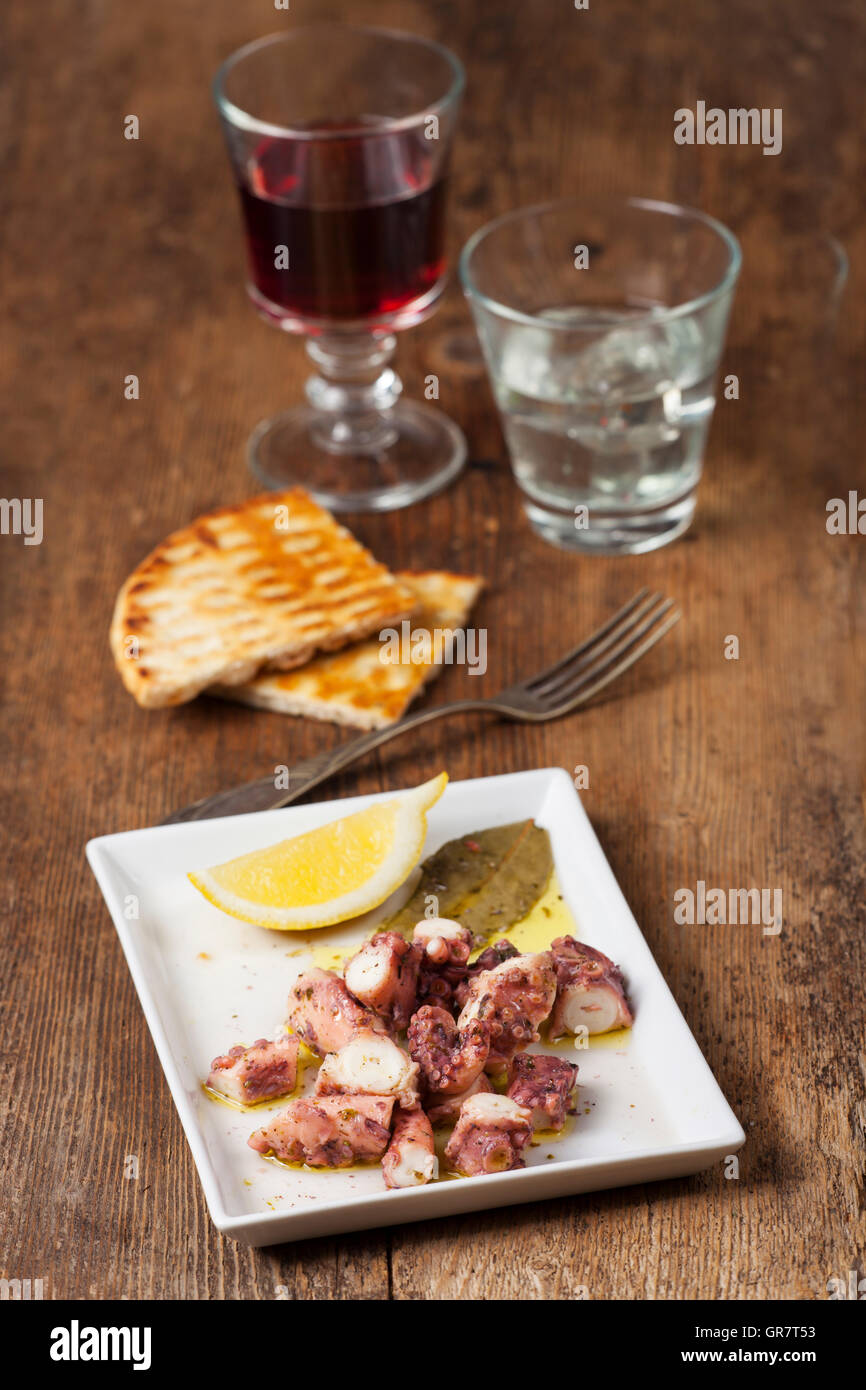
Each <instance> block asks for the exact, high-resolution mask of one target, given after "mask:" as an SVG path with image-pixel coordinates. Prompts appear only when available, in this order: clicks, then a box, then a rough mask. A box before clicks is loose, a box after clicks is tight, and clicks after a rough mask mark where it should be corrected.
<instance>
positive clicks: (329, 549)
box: [111, 488, 415, 709]
mask: <svg viewBox="0 0 866 1390" xmlns="http://www.w3.org/2000/svg"><path fill="white" fill-rule="evenodd" d="M414 606H415V597H414V594H413V593H412V592H411V591H410V590H409V589H407V588H406V587H405V586H403V585H402V584H399V583H398V582H397V580H396V579H395V578H394V577H393V575H391V574H390V573H389V572H388V570H387V569H386V568H385V566H384V565H380V564H378V563H377V562H376V561H375V560H374V559H373V557H372V555H371V554H370V552H369V551H368V550H365V549H364V547H363V546H362V545H361V544H360V542H359V541H356V540H355V538H354V536H352V535H351V534H350V533H349V532H348V531H347V530H346V529H345V527H343V526H340V525H338V523H337V522H336V521H335V520H334V518H333V517H332V516H331V515H330V513H329V512H326V511H325V510H324V509H323V508H322V507H319V506H317V505H316V503H315V502H314V501H313V500H312V498H310V497H309V496H308V495H307V494H306V493H305V492H304V491H303V489H302V488H294V489H292V490H290V491H288V492H282V493H277V492H271V493H267V494H265V495H264V496H262V497H254V498H252V499H250V500H249V501H247V502H242V503H240V504H239V505H238V506H234V507H221V508H219V510H217V511H214V512H209V513H208V514H207V515H206V516H202V517H200V518H199V519H198V520H197V521H194V522H193V523H192V524H191V525H189V526H186V527H184V528H183V529H182V530H180V531H175V533H174V534H173V535H171V536H169V537H168V539H167V540H165V541H163V543H162V545H159V546H157V548H156V550H154V551H153V553H152V554H151V555H149V556H148V558H147V559H146V560H144V561H143V562H142V563H141V564H140V565H139V566H138V568H137V569H136V570H135V571H134V572H133V574H131V575H130V577H129V579H127V581H126V583H125V584H124V586H123V588H122V589H121V591H120V593H119V595H118V598H117V603H116V606H115V609H114V617H113V619H112V624H111V650H112V652H113V654H114V660H115V662H116V664H117V668H118V670H119V672H120V674H121V677H122V679H123V683H124V685H125V686H126V688H127V690H129V691H131V693H132V694H133V695H134V696H135V698H136V700H137V701H138V703H139V704H140V705H144V706H145V707H146V708H151V709H153V708H158V707H161V706H164V705H179V704H183V703H184V702H185V701H187V700H191V699H192V698H193V696H194V695H197V694H198V693H199V691H201V690H204V689H206V687H207V686H210V685H214V684H215V683H217V682H219V683H220V684H221V685H233V684H235V683H236V682H242V681H248V680H250V678H251V677H252V676H254V675H255V674H256V672H257V671H260V670H261V669H262V668H263V667H270V668H273V667H276V668H280V669H286V668H289V667H292V666H300V665H303V663H304V662H305V661H309V660H310V658H311V657H312V656H313V655H314V654H315V653H316V652H318V651H323V650H324V651H328V650H332V649H334V648H338V647H343V646H345V645H346V644H347V643H349V642H354V641H357V640H358V639H359V638H361V637H366V636H367V635H368V634H369V633H371V632H378V631H379V630H380V629H381V628H383V627H387V626H389V625H390V624H393V623H394V622H399V621H400V620H402V619H403V618H404V617H406V616H407V615H408V614H409V613H411V611H412V609H413V607H414Z"/></svg>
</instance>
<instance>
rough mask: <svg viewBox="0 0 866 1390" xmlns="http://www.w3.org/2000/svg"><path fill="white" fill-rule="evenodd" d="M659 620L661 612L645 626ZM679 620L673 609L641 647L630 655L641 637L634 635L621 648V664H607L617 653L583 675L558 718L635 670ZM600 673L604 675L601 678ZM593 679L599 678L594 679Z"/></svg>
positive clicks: (610, 654) (561, 707) (677, 613)
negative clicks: (637, 663) (628, 671)
mask: <svg viewBox="0 0 866 1390" xmlns="http://www.w3.org/2000/svg"><path fill="white" fill-rule="evenodd" d="M670 602H671V600H669V601H668V605H667V606H666V610H665V611H667V607H669V606H670ZM660 616H661V610H660V611H659V612H658V613H656V614H655V615H654V617H653V618H652V619H651V620H650V622H649V623H648V625H647V626H649V627H652V626H653V624H654V623H655V622H657V620H658V618H659V617H660ZM681 617H682V614H681V612H680V610H679V609H678V608H675V609H674V611H673V612H672V613H670V616H669V617H668V618H667V619H666V621H665V622H663V623H662V625H661V627H659V628H656V629H655V631H654V632H651V633H650V635H649V636H648V637H647V638H646V639H645V641H643V642H640V644H639V645H638V646H637V647H635V648H634V650H633V651H631V650H629V649H630V648H632V647H634V643H635V641H637V640H638V638H639V637H640V635H641V634H640V633H635V634H633V636H632V637H631V638H630V639H629V641H628V642H626V643H625V644H624V648H623V650H625V651H626V652H627V655H624V656H623V657H622V660H621V661H617V662H616V664H615V665H613V666H611V665H610V662H611V661H612V660H614V659H615V657H616V656H617V655H618V653H617V652H611V653H609V655H608V657H607V659H606V660H605V661H603V662H601V664H600V665H599V666H597V667H594V668H592V669H589V670H584V671H582V672H581V673H580V676H579V678H578V681H577V683H576V685H575V686H574V687H573V689H572V692H571V696H570V698H568V699H567V702H566V704H565V705H564V706H559V707H558V712H559V713H560V714H566V713H568V712H569V711H571V710H573V709H577V708H578V707H579V706H580V705H585V704H586V702H587V700H591V699H592V697H593V696H594V695H597V694H598V692H599V691H600V690H604V688H605V686H607V685H610V683H611V681H615V680H616V679H617V677H618V676H621V675H622V674H623V672H624V671H627V670H628V669H629V667H630V666H634V664H635V662H637V661H640V659H641V657H643V656H646V654H647V652H648V651H650V650H651V649H652V648H653V647H654V646H655V645H656V643H657V642H660V641H661V639H662V638H663V637H665V636H666V635H667V633H669V632H670V630H671V628H672V627H675V626H676V624H677V623H678V622H679V620H680V618H681ZM644 630H646V629H644ZM602 672H603V674H601V673H602ZM595 676H597V677H598V678H597V679H593V678H594V677H595ZM561 694H562V695H565V694H566V692H564V691H563V692H561Z"/></svg>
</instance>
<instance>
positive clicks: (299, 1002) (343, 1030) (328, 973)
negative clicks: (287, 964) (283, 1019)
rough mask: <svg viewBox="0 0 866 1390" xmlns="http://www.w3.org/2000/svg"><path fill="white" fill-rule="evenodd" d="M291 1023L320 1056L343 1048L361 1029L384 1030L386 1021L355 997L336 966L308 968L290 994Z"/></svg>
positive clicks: (296, 1031)
mask: <svg viewBox="0 0 866 1390" xmlns="http://www.w3.org/2000/svg"><path fill="white" fill-rule="evenodd" d="M289 1026H290V1027H291V1028H292V1029H293V1030H294V1032H295V1033H297V1035H298V1037H299V1038H301V1039H302V1041H303V1042H305V1043H306V1044H307V1047H309V1048H310V1050H311V1051H312V1052H315V1054H316V1056H317V1057H324V1055H325V1053H326V1052H339V1050H340V1048H341V1047H345V1045H346V1043H347V1042H349V1041H350V1040H351V1038H353V1037H354V1035H355V1033H357V1032H358V1031H359V1029H364V1028H366V1029H372V1030H374V1031H378V1032H383V1031H384V1030H385V1024H384V1023H383V1022H382V1020H381V1019H380V1018H379V1017H378V1016H377V1015H376V1014H374V1013H373V1011H372V1009H365V1008H363V1007H362V1006H361V1005H360V1004H359V1003H358V1002H357V1000H356V999H353V998H352V996H351V994H350V993H349V991H348V990H347V988H346V985H345V983H344V981H343V980H341V978H340V976H339V975H335V974H334V972H333V971H332V970H319V969H313V970H308V971H306V972H305V974H303V975H300V976H299V977H298V979H297V980H296V982H295V984H294V986H293V987H292V990H291V992H290V994H289Z"/></svg>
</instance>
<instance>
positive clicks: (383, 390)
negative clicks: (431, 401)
mask: <svg viewBox="0 0 866 1390" xmlns="http://www.w3.org/2000/svg"><path fill="white" fill-rule="evenodd" d="M396 346H397V339H396V338H395V337H394V335H393V333H323V334H321V335H320V336H319V337H316V338H308V339H307V352H308V354H309V356H310V357H311V359H312V361H313V362H314V364H315V366H316V367H317V368H318V372H317V374H316V375H315V376H311V377H310V378H309V380H308V381H307V384H306V393H307V399H308V400H309V402H310V404H311V405H312V406H313V408H314V409H315V410H316V411H317V413H318V416H319V418H318V420H316V421H315V422H314V424H313V426H312V429H311V433H312V436H313V439H314V440H315V442H316V444H318V445H319V447H320V448H322V449H327V450H328V451H329V452H330V453H333V454H358V453H360V454H375V453H377V452H378V451H379V450H380V449H387V448H389V447H390V446H391V445H392V444H393V443H394V442H395V440H396V439H397V437H398V432H397V430H396V429H395V428H394V425H393V424H392V423H391V419H390V413H391V410H392V408H393V407H394V405H395V404H396V402H397V400H398V399H399V396H400V392H401V391H402V389H403V385H402V382H401V381H400V378H399V377H398V376H397V373H396V372H395V371H394V370H393V368H392V367H391V366H390V362H391V358H392V357H393V356H394V349H395V348H396Z"/></svg>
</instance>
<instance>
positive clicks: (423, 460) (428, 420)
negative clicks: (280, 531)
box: [247, 401, 466, 512]
mask: <svg viewBox="0 0 866 1390" xmlns="http://www.w3.org/2000/svg"><path fill="white" fill-rule="evenodd" d="M321 425H322V415H321V412H320V411H318V410H314V409H313V408H312V407H310V406H303V405H301V406H296V407H295V408H294V409H292V410H286V411H284V412H283V413H282V414H281V415H275V416H274V417H273V419H271V420H263V421H262V422H261V424H260V425H257V426H256V428H255V430H254V431H253V433H252V435H251V436H250V439H249V442H248V444H247V461H248V463H249V466H250V469H251V470H252V472H253V473H254V474H255V476H256V477H257V478H258V479H259V481H260V482H262V483H264V485H265V487H268V488H288V487H296V486H297V487H303V488H305V489H306V491H307V492H308V493H310V495H311V496H312V497H313V498H315V500H316V501H317V502H318V503H319V504H320V505H321V506H323V507H327V508H328V509H329V511H334V512H387V511H393V510H395V509H396V508H398V507H408V506H410V505H411V504H412V503H413V502H420V501H421V499H422V498H424V497H431V496H432V495H433V493H436V492H440V491H441V490H442V488H444V487H447V485H448V484H449V483H450V482H452V481H453V480H454V478H456V477H457V475H458V474H459V473H460V472H461V470H462V469H463V466H464V464H465V462H466V440H465V439H464V437H463V432H462V430H460V429H459V428H458V427H457V425H455V424H454V422H453V421H452V420H449V419H448V416H447V415H443V414H442V412H441V411H439V410H434V409H433V408H432V407H431V406H427V405H421V404H420V403H419V402H417V401H398V402H397V404H396V405H394V406H393V407H392V408H391V409H390V410H389V411H388V412H387V425H388V428H387V430H386V431H385V437H384V439H383V440H381V441H377V443H376V444H375V445H373V444H371V445H370V446H369V447H368V448H364V446H361V447H360V448H357V449H353V448H343V447H340V448H331V447H328V448H325V447H323V446H322V444H321V443H320V442H317V435H318V436H320V432H321Z"/></svg>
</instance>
